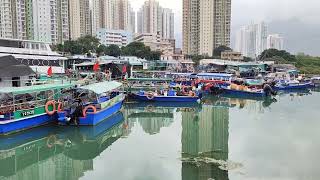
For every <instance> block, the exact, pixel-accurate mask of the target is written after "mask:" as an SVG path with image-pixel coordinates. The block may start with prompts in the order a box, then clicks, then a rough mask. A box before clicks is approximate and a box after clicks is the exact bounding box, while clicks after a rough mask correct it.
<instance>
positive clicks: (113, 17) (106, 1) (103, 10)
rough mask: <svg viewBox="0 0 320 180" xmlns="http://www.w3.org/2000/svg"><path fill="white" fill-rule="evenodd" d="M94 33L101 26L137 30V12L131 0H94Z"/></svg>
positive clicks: (92, 8)
mask: <svg viewBox="0 0 320 180" xmlns="http://www.w3.org/2000/svg"><path fill="white" fill-rule="evenodd" d="M91 19H92V34H96V31H97V30H98V29H100V28H105V29H110V30H111V29H112V30H125V31H130V32H132V33H133V32H135V13H134V11H133V9H132V7H131V5H130V2H129V0H103V1H102V0H92V3H91Z"/></svg>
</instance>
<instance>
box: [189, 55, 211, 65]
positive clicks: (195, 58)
mask: <svg viewBox="0 0 320 180" xmlns="http://www.w3.org/2000/svg"><path fill="white" fill-rule="evenodd" d="M189 57H190V58H191V59H192V61H193V62H194V63H195V65H197V66H198V65H199V64H200V60H202V59H206V58H208V57H206V56H202V55H190V56H189Z"/></svg>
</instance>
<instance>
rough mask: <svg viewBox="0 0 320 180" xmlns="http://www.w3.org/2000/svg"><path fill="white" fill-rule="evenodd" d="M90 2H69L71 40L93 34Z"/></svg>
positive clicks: (74, 0) (76, 0)
mask: <svg viewBox="0 0 320 180" xmlns="http://www.w3.org/2000/svg"><path fill="white" fill-rule="evenodd" d="M89 4H90V3H89V0H69V20H70V23H69V24H70V38H71V39H77V38H79V37H81V36H84V35H91V34H92V26H91V16H90V6H89Z"/></svg>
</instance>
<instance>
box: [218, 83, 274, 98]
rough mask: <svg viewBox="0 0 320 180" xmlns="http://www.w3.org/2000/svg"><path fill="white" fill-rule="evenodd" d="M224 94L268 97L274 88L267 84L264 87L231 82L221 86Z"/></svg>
mask: <svg viewBox="0 0 320 180" xmlns="http://www.w3.org/2000/svg"><path fill="white" fill-rule="evenodd" d="M221 89H222V90H223V93H222V94H225V95H232V96H233V97H266V96H269V95H271V94H273V93H274V92H273V89H272V88H271V87H270V86H269V85H266V86H265V87H264V88H250V87H248V86H244V85H237V84H231V85H230V86H226V87H221Z"/></svg>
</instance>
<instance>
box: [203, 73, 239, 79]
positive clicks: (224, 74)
mask: <svg viewBox="0 0 320 180" xmlns="http://www.w3.org/2000/svg"><path fill="white" fill-rule="evenodd" d="M197 76H200V77H203V76H205V77H223V78H230V77H232V76H233V74H226V73H198V74H197Z"/></svg>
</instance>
